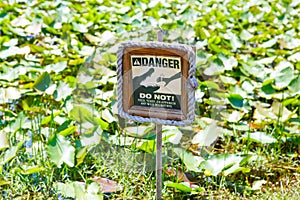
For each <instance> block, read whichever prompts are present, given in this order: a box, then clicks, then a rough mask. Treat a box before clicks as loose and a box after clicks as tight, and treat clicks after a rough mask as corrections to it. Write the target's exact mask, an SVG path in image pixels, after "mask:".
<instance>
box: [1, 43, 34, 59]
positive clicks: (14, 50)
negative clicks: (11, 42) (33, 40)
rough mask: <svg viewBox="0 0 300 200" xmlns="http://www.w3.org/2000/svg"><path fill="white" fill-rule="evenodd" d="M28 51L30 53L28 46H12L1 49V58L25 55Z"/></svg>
mask: <svg viewBox="0 0 300 200" xmlns="http://www.w3.org/2000/svg"><path fill="white" fill-rule="evenodd" d="M28 53H30V48H29V47H28V46H25V47H21V48H19V47H15V46H12V47H10V48H8V49H6V50H3V51H0V59H5V58H8V57H11V56H15V55H24V54H28Z"/></svg>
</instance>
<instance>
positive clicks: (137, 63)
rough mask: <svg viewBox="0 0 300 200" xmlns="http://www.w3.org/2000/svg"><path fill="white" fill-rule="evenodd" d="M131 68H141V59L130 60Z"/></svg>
mask: <svg viewBox="0 0 300 200" xmlns="http://www.w3.org/2000/svg"><path fill="white" fill-rule="evenodd" d="M132 63H133V64H132V65H133V66H141V58H132Z"/></svg>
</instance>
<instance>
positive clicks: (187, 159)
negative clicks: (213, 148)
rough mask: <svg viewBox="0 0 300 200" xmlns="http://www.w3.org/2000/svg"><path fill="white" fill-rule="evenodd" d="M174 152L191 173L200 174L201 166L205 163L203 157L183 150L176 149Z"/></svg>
mask: <svg viewBox="0 0 300 200" xmlns="http://www.w3.org/2000/svg"><path fill="white" fill-rule="evenodd" d="M173 151H174V152H175V153H176V154H177V156H178V157H179V158H180V159H181V160H182V161H183V163H184V164H185V166H186V168H187V169H188V170H189V171H194V172H200V171H201V169H200V168H199V166H200V164H201V163H202V162H203V161H204V159H203V158H202V157H199V156H195V155H193V154H192V153H191V152H188V151H186V150H184V149H182V148H174V149H173Z"/></svg>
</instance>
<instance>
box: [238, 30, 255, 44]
mask: <svg viewBox="0 0 300 200" xmlns="http://www.w3.org/2000/svg"><path fill="white" fill-rule="evenodd" d="M253 36H254V35H253V34H251V33H250V32H249V31H247V30H245V29H243V30H242V32H241V34H240V38H241V39H242V40H245V41H248V40H250V39H251V38H253Z"/></svg>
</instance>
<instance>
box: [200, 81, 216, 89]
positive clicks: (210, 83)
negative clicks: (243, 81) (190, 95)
mask: <svg viewBox="0 0 300 200" xmlns="http://www.w3.org/2000/svg"><path fill="white" fill-rule="evenodd" d="M201 85H203V86H206V87H208V88H209V89H219V88H220V87H219V85H218V84H217V83H215V82H213V81H203V82H202V83H201Z"/></svg>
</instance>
